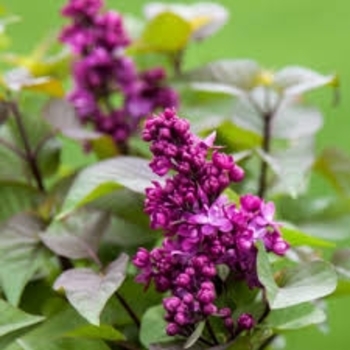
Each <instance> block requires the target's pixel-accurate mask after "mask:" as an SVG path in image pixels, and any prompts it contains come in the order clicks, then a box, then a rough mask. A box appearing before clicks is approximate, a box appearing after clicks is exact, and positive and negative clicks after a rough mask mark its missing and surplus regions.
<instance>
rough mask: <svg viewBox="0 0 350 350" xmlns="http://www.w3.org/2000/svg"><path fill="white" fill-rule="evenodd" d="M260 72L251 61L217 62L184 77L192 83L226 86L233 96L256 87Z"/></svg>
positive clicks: (257, 66)
mask: <svg viewBox="0 0 350 350" xmlns="http://www.w3.org/2000/svg"><path fill="white" fill-rule="evenodd" d="M260 71H261V68H260V66H259V65H258V64H257V63H256V62H255V61H252V60H219V61H215V62H211V63H209V64H207V65H206V66H204V67H201V68H197V69H195V70H193V71H191V72H189V73H188V74H186V76H185V77H186V78H187V79H188V80H190V81H192V82H206V83H209V82H211V83H218V84H220V85H221V86H227V87H228V90H229V91H232V94H233V95H237V94H238V95H240V94H241V93H242V92H244V91H249V90H251V89H252V88H254V87H255V86H256V84H257V80H258V77H259V75H260ZM196 87H197V88H198V87H199V86H198V85H197V86H196ZM229 87H230V88H234V89H229ZM209 88H210V86H209ZM214 88H215V85H212V89H214ZM222 92H224V91H222Z"/></svg>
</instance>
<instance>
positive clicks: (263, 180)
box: [258, 112, 273, 198]
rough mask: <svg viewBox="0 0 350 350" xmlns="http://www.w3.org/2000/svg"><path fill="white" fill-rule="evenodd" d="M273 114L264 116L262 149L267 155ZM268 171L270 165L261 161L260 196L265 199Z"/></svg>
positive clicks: (263, 160)
mask: <svg viewBox="0 0 350 350" xmlns="http://www.w3.org/2000/svg"><path fill="white" fill-rule="evenodd" d="M272 117H273V114H272V113H270V112H268V113H265V115H264V116H263V118H264V130H263V144H262V149H263V151H264V153H265V154H269V153H270V147H271V121H272ZM267 170H268V164H267V162H266V160H265V159H261V164H260V174H259V187H258V196H259V197H260V198H263V197H264V196H265V192H266V187H267Z"/></svg>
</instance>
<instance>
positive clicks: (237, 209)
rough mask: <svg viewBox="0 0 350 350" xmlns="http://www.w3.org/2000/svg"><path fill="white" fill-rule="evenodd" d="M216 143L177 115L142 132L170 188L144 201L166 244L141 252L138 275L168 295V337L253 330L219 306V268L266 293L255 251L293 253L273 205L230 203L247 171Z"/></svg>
mask: <svg viewBox="0 0 350 350" xmlns="http://www.w3.org/2000/svg"><path fill="white" fill-rule="evenodd" d="M214 138H215V136H214V135H211V136H210V137H208V138H207V139H205V140H201V139H200V138H198V137H197V136H195V135H194V134H193V133H192V132H191V131H190V124H189V122H188V121H187V120H185V119H181V118H180V117H178V116H177V114H176V111H175V109H166V110H165V111H164V112H163V113H161V114H159V115H154V116H151V117H149V118H148V119H147V121H146V123H145V128H144V130H143V139H144V140H145V141H147V142H149V143H150V149H151V151H152V153H153V159H152V161H151V163H150V167H151V169H152V170H153V172H154V173H156V174H158V175H160V176H165V175H167V178H166V180H165V183H164V184H160V183H159V182H154V184H153V186H152V187H149V188H147V190H146V199H145V212H146V213H147V214H148V215H149V216H150V222H151V227H153V228H156V229H162V230H163V231H164V239H163V243H162V246H161V247H156V248H154V249H152V250H151V251H148V250H146V249H144V248H140V249H139V250H138V252H137V254H136V255H135V257H134V259H133V262H134V264H135V266H136V267H138V268H139V269H140V274H139V275H138V276H137V281H138V282H140V283H144V284H146V285H148V284H149V283H150V282H151V281H153V282H154V284H155V287H156V289H157V290H158V291H159V292H169V291H170V294H171V296H170V297H166V298H165V299H164V300H163V306H164V309H165V311H166V314H165V319H166V321H167V322H168V327H167V333H168V334H169V335H176V334H183V333H186V332H185V330H186V327H189V326H193V325H195V324H196V323H198V322H200V321H202V320H205V319H206V318H207V317H209V316H215V317H220V318H222V319H223V324H224V325H225V326H226V327H227V328H228V329H229V331H230V332H232V331H233V327H238V328H240V329H249V328H251V327H253V325H254V320H253V318H252V317H251V315H249V314H242V315H241V317H240V318H239V319H238V320H237V323H235V321H234V320H233V319H232V310H231V308H230V307H229V306H225V307H223V308H219V307H218V306H217V305H216V303H215V302H216V300H217V298H218V296H219V295H218V291H217V290H216V287H215V281H217V279H218V274H217V267H218V266H219V265H222V264H224V265H226V266H227V267H228V268H229V270H230V272H231V274H230V276H234V277H235V278H236V279H241V280H245V281H246V283H247V284H248V285H249V287H251V288H253V287H261V284H260V282H259V280H258V276H257V271H256V258H257V248H256V246H255V243H256V242H257V241H258V240H259V241H262V242H263V243H264V245H265V248H266V249H267V250H268V251H271V252H273V253H275V254H277V255H283V254H284V253H285V252H286V251H287V249H288V247H289V246H288V243H287V242H285V241H284V240H283V238H282V237H281V234H280V231H279V224H277V223H276V222H275V221H274V219H273V216H274V210H275V208H274V205H273V203H265V202H264V200H262V199H261V198H259V197H257V196H255V195H251V194H247V195H244V196H242V197H241V198H240V205H236V204H235V203H231V202H230V201H229V199H228V198H227V197H226V196H225V194H224V190H225V189H226V188H228V187H229V185H230V184H231V183H232V182H240V181H242V180H243V177H244V171H243V169H242V168H241V167H239V166H238V165H237V164H236V163H235V161H234V159H233V157H232V156H230V155H227V154H225V153H223V152H221V151H219V148H218V147H215V146H214ZM187 329H188V328H187Z"/></svg>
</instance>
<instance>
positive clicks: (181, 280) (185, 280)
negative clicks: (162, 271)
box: [176, 273, 191, 287]
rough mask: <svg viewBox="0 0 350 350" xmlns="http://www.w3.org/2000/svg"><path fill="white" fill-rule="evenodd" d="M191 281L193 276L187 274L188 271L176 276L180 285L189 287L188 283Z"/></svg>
mask: <svg viewBox="0 0 350 350" xmlns="http://www.w3.org/2000/svg"><path fill="white" fill-rule="evenodd" d="M190 283H191V277H190V276H189V275H187V274H186V273H181V274H180V275H179V276H177V278H176V284H177V285H178V286H179V287H188V285H189V284H190Z"/></svg>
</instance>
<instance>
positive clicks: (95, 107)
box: [60, 0, 178, 152]
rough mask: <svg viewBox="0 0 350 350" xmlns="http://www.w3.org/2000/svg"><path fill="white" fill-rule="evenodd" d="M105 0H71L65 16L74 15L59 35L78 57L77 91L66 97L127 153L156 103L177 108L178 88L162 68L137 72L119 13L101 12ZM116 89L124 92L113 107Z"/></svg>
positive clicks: (75, 69) (82, 116)
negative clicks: (168, 81)
mask: <svg viewBox="0 0 350 350" xmlns="http://www.w3.org/2000/svg"><path fill="white" fill-rule="evenodd" d="M102 7H103V2H102V1H101V0H70V1H69V2H68V4H67V5H66V6H65V7H64V8H63V9H62V15H63V16H65V17H68V18H70V19H71V24H69V25H68V26H66V27H65V28H64V29H63V30H62V33H61V35H60V40H61V41H62V42H64V43H65V44H67V45H69V46H70V47H71V50H72V53H73V55H74V57H75V61H74V64H73V69H72V74H73V79H74V87H73V90H72V91H71V92H70V93H69V95H68V99H69V100H70V101H71V103H72V104H73V105H74V107H75V109H76V113H77V115H78V117H79V118H80V120H81V121H82V122H83V123H86V122H90V123H92V124H93V126H94V127H95V129H96V130H97V131H99V132H102V133H104V134H107V135H110V136H111V137H112V138H113V140H114V141H115V142H116V144H117V145H118V146H119V147H120V149H121V151H124V152H126V149H127V142H128V139H129V137H130V136H131V135H132V134H133V133H134V132H135V131H136V130H137V128H138V125H139V122H140V120H141V119H142V118H143V117H145V116H147V115H148V114H149V113H151V112H153V111H155V110H156V109H157V108H166V107H176V106H177V104H178V97H177V94H176V92H175V91H174V90H173V89H172V88H170V87H168V86H167V85H166V84H165V80H166V74H165V71H164V70H163V69H162V68H154V69H150V70H147V71H144V72H139V71H138V70H137V67H136V65H135V63H134V61H133V60H132V59H131V58H130V57H128V56H126V55H125V48H126V47H127V46H128V45H129V44H130V39H129V37H128V33H127V32H126V30H125V27H124V24H123V19H122V17H121V15H120V14H119V13H117V12H114V11H102ZM116 94H120V95H121V97H122V102H121V106H119V105H117V106H115V103H114V101H113V99H114V97H115V96H116Z"/></svg>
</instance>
